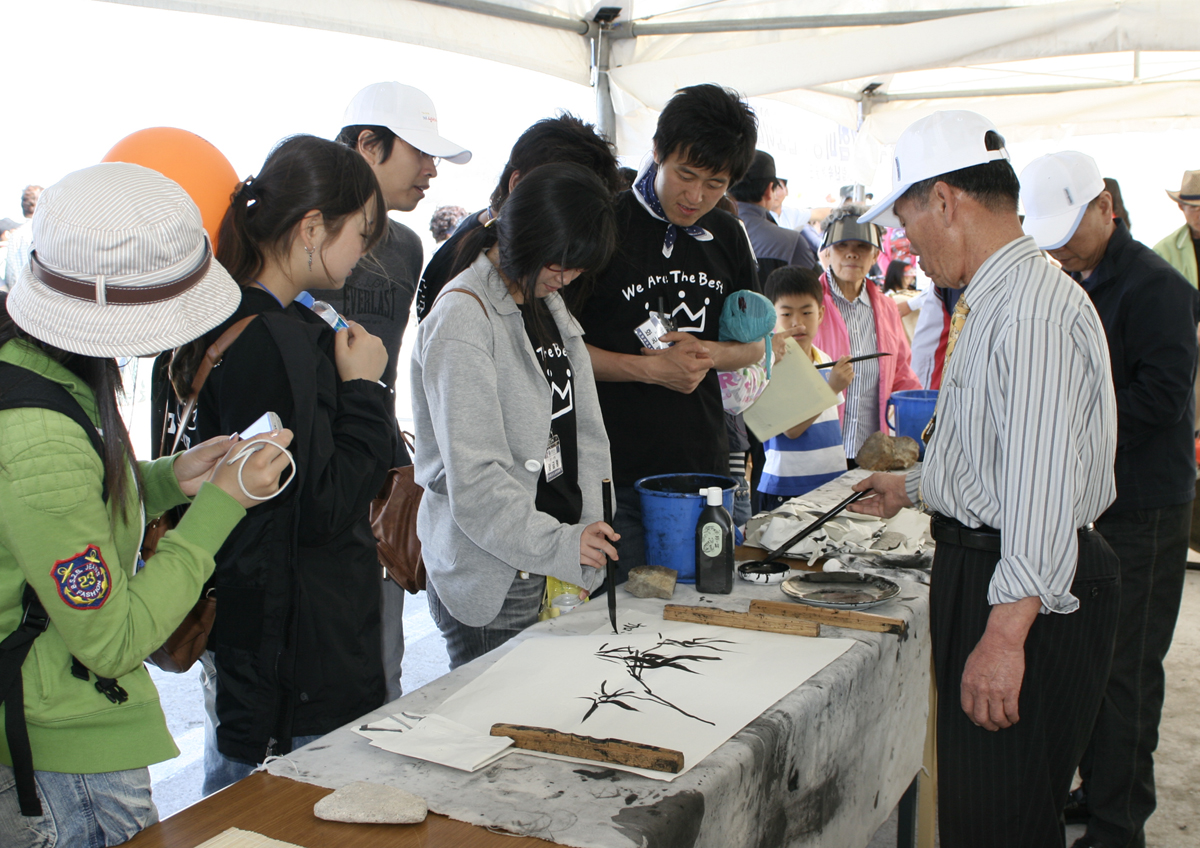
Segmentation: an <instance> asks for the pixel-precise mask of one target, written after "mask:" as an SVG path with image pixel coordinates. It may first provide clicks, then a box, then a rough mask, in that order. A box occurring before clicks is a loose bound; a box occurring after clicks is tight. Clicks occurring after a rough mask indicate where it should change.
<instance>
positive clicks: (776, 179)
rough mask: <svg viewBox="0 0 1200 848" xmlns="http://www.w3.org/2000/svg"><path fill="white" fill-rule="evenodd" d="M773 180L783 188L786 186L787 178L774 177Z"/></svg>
mask: <svg viewBox="0 0 1200 848" xmlns="http://www.w3.org/2000/svg"><path fill="white" fill-rule="evenodd" d="M775 182H776V183H777V184H778V185H781V186H783V187H784V188H787V180H785V179H784V178H783V177H776V178H775Z"/></svg>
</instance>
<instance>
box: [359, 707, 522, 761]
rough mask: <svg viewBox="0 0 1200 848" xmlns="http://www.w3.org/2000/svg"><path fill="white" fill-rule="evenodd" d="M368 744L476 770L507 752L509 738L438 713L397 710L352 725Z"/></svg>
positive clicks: (410, 755) (510, 740)
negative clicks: (465, 724)
mask: <svg viewBox="0 0 1200 848" xmlns="http://www.w3.org/2000/svg"><path fill="white" fill-rule="evenodd" d="M354 732H355V733H357V734H358V735H359V736H365V737H366V738H367V739H370V740H371V745H373V746H374V747H376V748H382V749H383V750H385V751H391V752H392V753H393V754H403V755H404V756H406V757H413V758H414V759H418V760H425V761H427V762H431V763H439V764H440V765H443V766H449V767H450V768H455V769H458V770H459V771H478V770H479V769H481V768H483V767H484V766H487V765H491V764H492V763H493V762H495V761H496V760H498V759H499V758H500V757H502V756H503V755H504V754H505V753H507V749H508V747H509V746H511V745H512V743H513V741H512V739H510V738H508V737H507V736H490V735H488V734H486V733H478V732H476V731H474V730H472V729H471V728H469V727H465V726H463V725H461V724H459V723H458V722H454V721H450V720H449V719H447V718H442V717H441V716H439V715H429V716H410V715H409V714H407V713H398V714H397V715H395V716H393V717H391V718H382V719H378V720H376V721H373V722H371V723H370V724H369V725H363V726H362V727H356V728H354Z"/></svg>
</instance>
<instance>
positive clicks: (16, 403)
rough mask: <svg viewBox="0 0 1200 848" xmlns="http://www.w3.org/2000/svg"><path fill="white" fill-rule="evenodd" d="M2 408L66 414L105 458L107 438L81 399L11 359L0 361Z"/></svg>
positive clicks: (106, 501) (105, 477)
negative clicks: (76, 398)
mask: <svg viewBox="0 0 1200 848" xmlns="http://www.w3.org/2000/svg"><path fill="white" fill-rule="evenodd" d="M0 409H49V410H50V411H51V412H57V413H60V414H62V415H65V416H67V417H68V418H70V419H71V420H72V421H74V422H75V423H76V424H78V425H79V427H80V429H81V430H83V432H84V433H86V434H87V437H88V440H89V441H90V442H91V443H92V447H93V448H95V449H96V454H97V455H98V456H100V457H101V459H103V457H104V440H103V439H102V438H101V437H100V431H99V430H97V429H96V425H95V424H93V423H92V420H91V419H90V418H88V417H87V413H86V412H84V411H83V407H82V406H80V405H79V401H77V400H75V398H73V397H71V393H70V392H68V391H67V390H66V389H64V388H63V387H62V386H60V385H59V384H58V383H56V382H54V381H53V380H50V379H48V378H46V377H43V376H42V375H41V374H37V373H35V372H33V371H30V370H29V369H28V368H22V367H20V366H19V365H12V364H10V363H8V362H0ZM103 496H104V502H105V503H108V473H107V469H106V470H105V475H104V486H103Z"/></svg>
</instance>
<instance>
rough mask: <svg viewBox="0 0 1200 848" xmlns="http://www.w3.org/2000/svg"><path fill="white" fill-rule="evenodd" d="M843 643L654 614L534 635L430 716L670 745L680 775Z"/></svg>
mask: <svg viewBox="0 0 1200 848" xmlns="http://www.w3.org/2000/svg"><path fill="white" fill-rule="evenodd" d="M853 644H855V643H854V642H853V641H852V640H849V639H830V638H819V639H810V638H805V637H799V636H789V635H783V634H779V633H760V632H757V631H753V630H733V629H730V628H723V627H712V626H707V625H701V624H689V623H683V622H665V621H661V620H658V621H655V622H653V624H652V625H651V626H641V627H632V628H630V629H629V631H628V632H622V633H620V634H619V635H613V633H612V631H611V629H608V632H607V633H606V634H593V635H586V636H559V635H553V634H546V635H542V636H537V637H533V638H527V639H525V640H524V641H522V642H520V643H519V644H518V645H516V646H515V647H514V648H513V649H512V650H511V651H510V652H509V653H507V654H506V655H504V656H503V657H501V658H500V659H499V660H497V661H496V663H495V664H494V665H492V666H491V667H490V668H488V669H487V670H486V671H484V672H483V673H482V674H480V675H479V676H478V677H477V678H475V679H474V680H473V681H471V682H469V683H467V684H466V685H465V686H463V687H462V688H461V689H460V690H458V692H456V693H455V694H453V695H451V696H450V697H449V698H447V699H446V701H445V702H443V703H442V705H441V706H440V707H438V708H437V709H436V711H435V712H436V713H437V714H438V715H440V716H443V717H445V718H448V719H451V720H453V721H456V722H459V723H460V724H463V725H466V726H467V727H469V728H471V729H472V730H474V731H476V732H478V733H484V734H486V733H488V732H490V730H491V727H492V725H493V724H497V723H508V724H522V725H529V726H533V727H547V728H553V729H555V730H559V731H562V732H565V733H578V734H582V735H585V736H592V737H596V738H613V739H624V740H627V741H630V742H641V743H645V744H648V745H657V746H661V747H664V748H670V749H673V750H676V751H682V752H683V754H684V770H683V771H682V772H680V774H683V773H685V772H686V771H687V770H688V769H690V768H691V767H692V766H694V765H696V764H697V763H699V762H700V761H701V760H702V759H703V758H704V757H705V756H707V755H708V754H709V753H711V752H712V751H714V750H715V749H716V748H717V747H718V746H720V745H721V744H722V743H724V742H725V741H726V740H728V739H729V738H730V737H732V736H733V735H734V734H736V733H737V732H738V731H739V730H741V729H742V728H743V727H745V726H746V725H747V724H748V723H749V722H751V721H753V720H754V719H755V718H757V717H758V716H759V715H761V714H762V713H763V712H765V711H766V710H768V709H770V707H771V706H772V705H773V704H775V702H776V701H778V700H779V699H780V698H782V697H784V696H786V695H787V694H789V693H790V692H791V691H792V690H793V689H795V688H796V687H797V686H799V685H801V684H802V683H803V682H804V681H805V680H807V679H808V678H809V677H811V676H812V675H813V674H816V673H817V672H819V671H820V670H821V669H822V668H824V667H825V666H826V665H828V664H829V663H830V662H832V661H833V660H835V659H837V658H838V657H839V656H841V654H842V653H843V652H844V651H846V650H847V649H848V648H849V647H850V646H851V645H853ZM524 755H530V756H548V757H554V755H550V754H534V753H533V752H529V751H520V752H519V753H517V754H516V756H524ZM507 756H514V754H512V753H510V754H508V755H507ZM557 759H567V758H564V757H557ZM573 762H585V761H582V760H580V761H574V760H573ZM618 767H619V766H618ZM627 770H628V771H632V772H635V773H637V774H641V775H644V776H647V777H652V778H655V779H657V780H672V779H674V777H677V776H678V775H671V774H668V773H665V772H653V771H646V770H643V769H635V768H629V769H627Z"/></svg>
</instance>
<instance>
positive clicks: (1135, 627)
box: [1021, 150, 1200, 848]
mask: <svg viewBox="0 0 1200 848" xmlns="http://www.w3.org/2000/svg"><path fill="white" fill-rule="evenodd" d="M1021 203H1022V205H1023V206H1024V207H1025V232H1026V233H1028V234H1029V235H1031V236H1033V238H1034V239H1035V240H1036V241H1037V245H1038V247H1040V248H1041V249H1043V250H1046V251H1049V253H1050V255H1051V256H1053V257H1054V258H1055V260H1057V261H1058V262H1059V263H1061V264H1062V268H1063V270H1064V271H1066V272H1067V273H1069V274H1070V275H1071V276H1072V277H1073V278H1074V279H1075V281H1076V282H1077V283H1079V285H1080V286H1082V287H1083V290H1084V291H1085V292H1087V294H1088V296H1089V297H1090V298H1091V300H1092V303H1093V304H1094V305H1095V307H1096V311H1097V312H1098V313H1099V314H1100V320H1101V321H1102V322H1103V324H1104V329H1105V332H1106V333H1107V335H1108V352H1109V357H1110V360H1111V362H1112V373H1113V383H1114V388H1115V389H1116V396H1117V420H1118V424H1117V462H1116V479H1117V499H1116V500H1115V501H1114V502H1113V503H1112V505H1111V506H1110V507H1109V508H1108V510H1107V511H1105V513H1104V514H1103V515H1101V516H1100V517H1099V518H1098V519H1096V529H1097V530H1099V531H1100V533H1101V534H1103V536H1104V538H1105V539H1106V540H1107V541H1108V543H1109V544H1110V545H1111V546H1112V548H1113V550H1114V551H1115V552H1116V554H1117V556H1118V557H1119V558H1120V561H1121V607H1120V610H1121V612H1120V618H1119V620H1118V624H1117V641H1116V649H1115V651H1114V653H1113V663H1112V671H1111V673H1110V676H1109V679H1108V687H1107V689H1106V690H1105V695H1104V701H1103V703H1102V705H1101V707H1100V714H1099V715H1098V716H1097V717H1096V725H1095V729H1094V730H1093V731H1092V738H1091V742H1090V744H1089V745H1088V748H1087V751H1086V752H1085V754H1084V757H1083V761H1082V763H1081V765H1080V773H1081V775H1082V776H1083V785H1082V786H1081V787H1080V788H1079V789H1078V790H1076V791H1075V792H1073V793H1071V794H1072V802H1073V803H1072V805H1071V806H1073V807H1075V808H1076V809H1078V808H1080V807H1082V808H1083V809H1082V810H1080V812H1081V813H1083V815H1081V816H1079V817H1080V818H1082V819H1083V820H1085V821H1086V822H1087V826H1088V827H1087V833H1086V834H1085V835H1084V836H1082V837H1080V839H1079V840H1078V841H1077V842H1076V843H1075V848H1126V846H1137V848H1143V846H1145V844H1146V837H1145V833H1144V832H1143V827H1144V825H1145V823H1146V820H1147V819H1148V818H1150V814H1151V813H1152V812H1154V806H1155V801H1154V757H1153V754H1154V749H1155V747H1156V746H1157V744H1158V723H1159V719H1160V717H1161V716H1162V704H1163V688H1164V675H1163V666H1162V661H1163V657H1164V656H1166V653H1167V649H1168V648H1169V647H1170V645H1171V637H1172V634H1173V633H1174V630H1175V619H1176V618H1177V617H1178V615H1179V604H1180V600H1181V599H1182V596H1183V580H1184V575H1185V573H1186V570H1187V551H1188V531H1189V528H1190V526H1191V518H1192V508H1191V502H1192V500H1193V499H1194V497H1195V481H1196V455H1195V443H1194V441H1193V427H1194V410H1195V397H1194V388H1193V386H1194V381H1195V378H1196V348H1197V345H1196V326H1197V322H1198V321H1200V293H1198V292H1197V291H1196V289H1195V288H1193V287H1192V286H1190V285H1188V282H1187V280H1185V279H1184V278H1183V277H1182V276H1180V274H1179V273H1178V272H1177V271H1176V270H1175V269H1174V268H1172V267H1171V266H1170V265H1169V264H1168V263H1167V261H1166V260H1165V259H1163V258H1162V257H1161V256H1159V255H1158V254H1156V253H1155V252H1154V251H1152V250H1151V249H1150V248H1148V247H1146V246H1145V245H1144V244H1142V243H1141V242H1138V241H1135V240H1134V238H1133V237H1132V236H1131V235H1130V234H1129V230H1127V229H1126V228H1125V224H1124V223H1123V222H1122V221H1121V220H1120V219H1119V218H1116V219H1115V218H1114V217H1113V198H1112V196H1111V195H1110V194H1109V192H1108V191H1107V190H1106V189H1105V185H1104V178H1103V177H1101V176H1100V169H1099V168H1098V167H1097V166H1096V162H1095V160H1093V159H1092V157H1090V156H1087V155H1086V154H1083V153H1078V152H1076V151H1073V150H1068V151H1064V152H1062V153H1052V154H1050V155H1048V156H1042V157H1041V158H1039V159H1035V160H1034V161H1033V162H1031V163H1030V164H1029V166H1028V167H1027V168H1026V169H1025V170H1024V171H1023V172H1022V173H1021Z"/></svg>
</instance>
